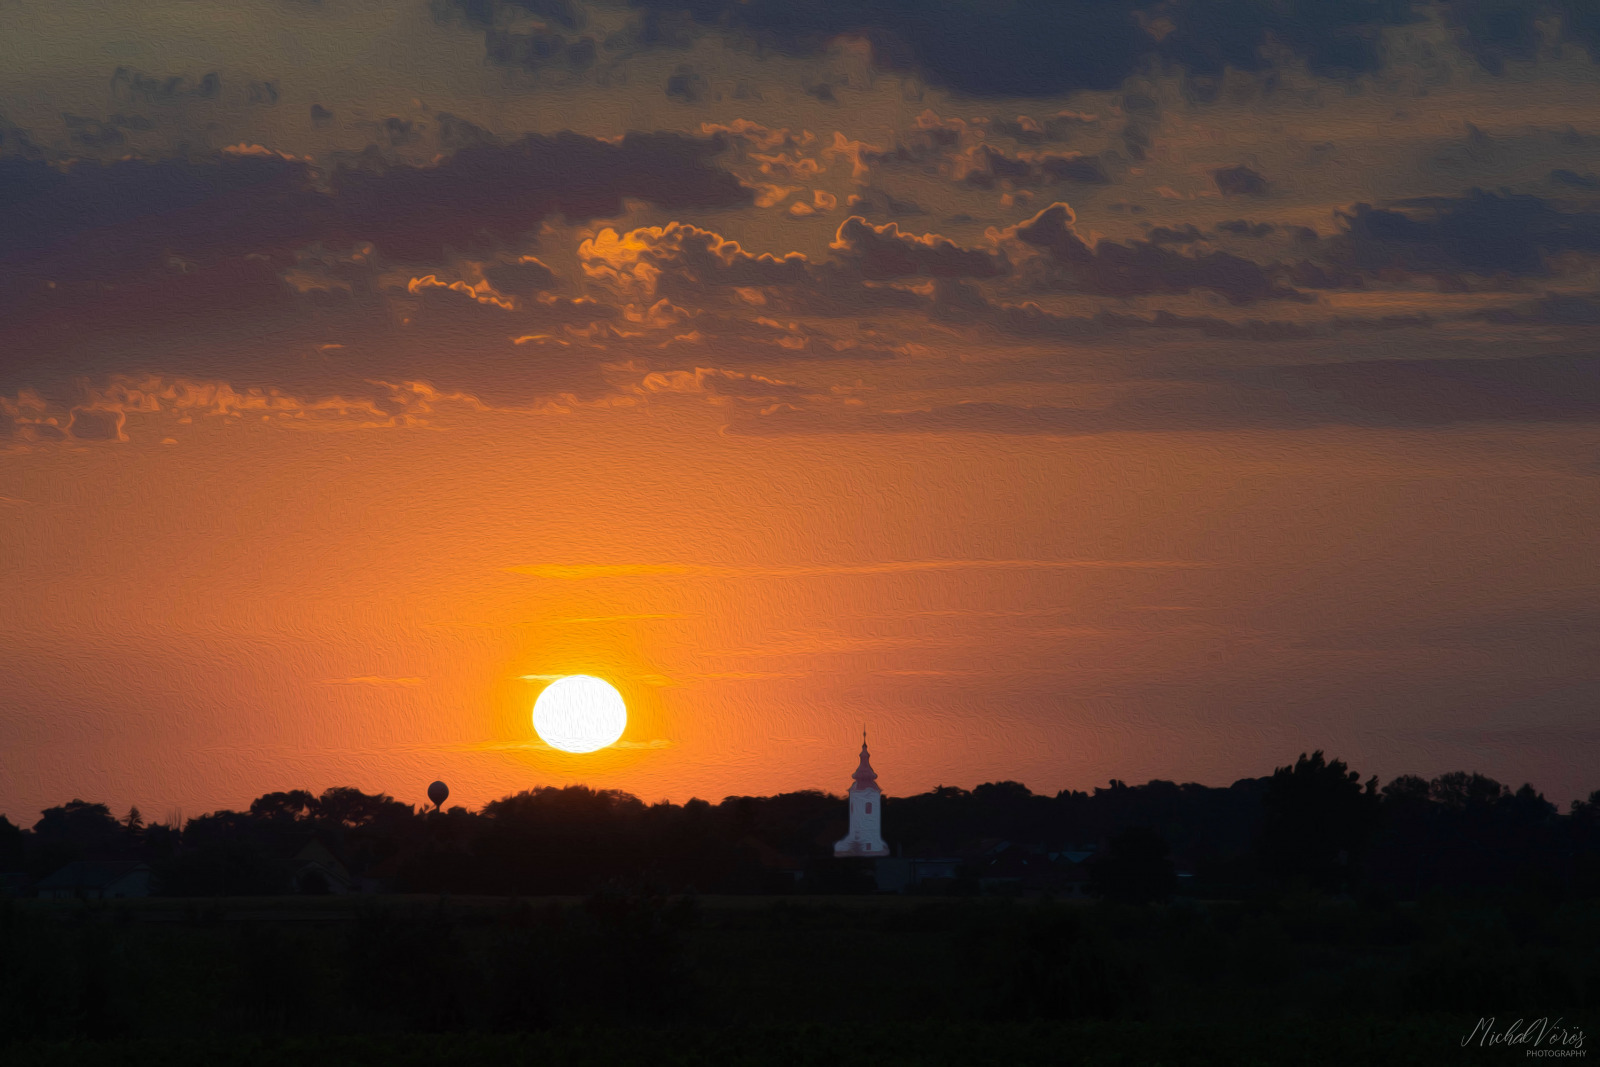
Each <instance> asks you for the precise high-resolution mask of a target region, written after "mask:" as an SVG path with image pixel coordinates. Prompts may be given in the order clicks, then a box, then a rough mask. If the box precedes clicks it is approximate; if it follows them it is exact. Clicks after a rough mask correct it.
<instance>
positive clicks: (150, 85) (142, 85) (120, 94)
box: [111, 67, 222, 104]
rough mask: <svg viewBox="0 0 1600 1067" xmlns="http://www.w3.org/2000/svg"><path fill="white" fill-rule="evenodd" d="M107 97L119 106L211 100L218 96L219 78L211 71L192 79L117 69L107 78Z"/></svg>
mask: <svg viewBox="0 0 1600 1067" xmlns="http://www.w3.org/2000/svg"><path fill="white" fill-rule="evenodd" d="M111 95H112V97H113V98H114V99H116V100H119V101H121V102H123V103H145V104H171V103H175V102H177V101H180V100H215V99H217V98H218V97H219V96H221V95H222V75H220V74H218V73H217V72H216V71H212V72H211V73H209V74H203V75H201V76H200V77H199V78H193V77H191V76H189V75H187V74H147V73H146V72H144V71H142V70H135V69H134V68H132V67H118V68H117V69H116V70H115V71H114V72H113V73H112V75H111Z"/></svg>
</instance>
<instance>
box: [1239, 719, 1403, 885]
mask: <svg viewBox="0 0 1600 1067" xmlns="http://www.w3.org/2000/svg"><path fill="white" fill-rule="evenodd" d="M1262 803H1263V812H1262V825H1261V838H1260V844H1259V849H1260V854H1261V859H1262V862H1263V864H1264V865H1265V866H1266V868H1267V870H1268V871H1270V872H1272V873H1273V874H1275V875H1277V876H1278V877H1280V878H1283V879H1288V880H1303V881H1305V882H1307V883H1308V884H1310V885H1312V886H1315V887H1317V888H1320V889H1328V890H1337V889H1342V888H1345V887H1347V886H1348V885H1349V883H1350V881H1351V878H1352V876H1353V873H1354V870H1355V865H1356V863H1357V861H1358V859H1359V857H1360V856H1361V854H1362V852H1363V851H1364V849H1365V848H1366V845H1367V842H1368V840H1369V839H1370V837H1371V835H1372V831H1373V830H1374V828H1375V827H1376V825H1377V814H1378V805H1379V803H1380V801H1379V796H1378V781H1377V779H1376V778H1373V779H1371V780H1369V781H1368V782H1367V784H1366V788H1364V789H1363V788H1362V785H1361V776H1360V775H1358V774H1357V773H1356V772H1355V771H1352V770H1350V769H1349V768H1348V767H1347V766H1345V764H1344V762H1343V761H1342V760H1333V761H1332V762H1328V761H1326V760H1324V759H1323V756H1322V752H1321V750H1320V749H1319V750H1318V751H1316V752H1314V753H1312V754H1311V755H1310V756H1307V755H1305V754H1304V753H1301V755H1300V758H1299V759H1298V760H1296V761H1295V763H1294V765H1293V766H1289V767H1279V768H1278V769H1277V770H1276V771H1274V772H1273V775H1272V778H1271V780H1270V781H1269V782H1268V784H1267V791H1266V795H1265V796H1264V797H1263V798H1262Z"/></svg>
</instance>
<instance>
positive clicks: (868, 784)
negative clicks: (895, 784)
mask: <svg viewBox="0 0 1600 1067" xmlns="http://www.w3.org/2000/svg"><path fill="white" fill-rule="evenodd" d="M850 777H851V778H852V779H853V780H854V784H852V785H851V786H850V788H851V789H877V788H878V774H877V772H876V771H874V770H873V769H872V761H871V758H870V757H869V756H868V754H867V731H866V729H865V728H863V729H862V731H861V766H859V767H857V768H856V773H855V774H853V775H851V776H850Z"/></svg>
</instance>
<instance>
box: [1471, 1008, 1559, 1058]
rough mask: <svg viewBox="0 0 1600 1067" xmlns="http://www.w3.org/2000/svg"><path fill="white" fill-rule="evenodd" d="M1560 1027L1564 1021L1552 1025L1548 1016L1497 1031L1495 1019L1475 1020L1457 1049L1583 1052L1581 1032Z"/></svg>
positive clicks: (1491, 1017)
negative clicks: (1522, 1049) (1497, 1047)
mask: <svg viewBox="0 0 1600 1067" xmlns="http://www.w3.org/2000/svg"><path fill="white" fill-rule="evenodd" d="M1564 1023H1565V1020H1564V1019H1560V1018H1558V1019H1556V1021H1555V1022H1553V1023H1552V1022H1551V1021H1550V1018H1549V1016H1545V1017H1543V1018H1539V1019H1533V1020H1531V1021H1530V1020H1525V1019H1518V1020H1517V1021H1516V1022H1514V1023H1511V1024H1510V1025H1508V1026H1506V1027H1504V1028H1503V1029H1499V1030H1497V1029H1495V1019H1494V1017H1493V1016H1490V1017H1488V1018H1486V1019H1479V1020H1478V1024H1477V1025H1476V1026H1474V1027H1473V1028H1472V1033H1470V1034H1468V1035H1467V1036H1466V1037H1463V1038H1462V1039H1461V1047H1462V1048H1466V1047H1467V1046H1468V1045H1471V1044H1477V1045H1478V1047H1479V1048H1489V1047H1491V1046H1495V1045H1504V1046H1506V1047H1508V1048H1527V1049H1566V1050H1568V1051H1569V1052H1577V1051H1578V1050H1579V1049H1582V1048H1583V1030H1582V1029H1581V1028H1579V1027H1576V1026H1566V1025H1563V1024H1564Z"/></svg>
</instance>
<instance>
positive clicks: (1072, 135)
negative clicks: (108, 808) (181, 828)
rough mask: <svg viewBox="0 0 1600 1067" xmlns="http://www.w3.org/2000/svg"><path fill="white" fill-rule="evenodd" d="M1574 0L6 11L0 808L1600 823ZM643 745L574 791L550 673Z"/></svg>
mask: <svg viewBox="0 0 1600 1067" xmlns="http://www.w3.org/2000/svg"><path fill="white" fill-rule="evenodd" d="M1597 57H1600V19H1597V18H1596V17H1595V15H1594V14H1593V9H1592V7H1591V6H1590V5H1588V4H1584V3H1580V2H1578V0H1551V2H1544V3H1531V2H1530V3H1511V4H1499V5H1496V4H1486V3H1483V2H1481V0H1473V2H1456V3H1447V4H1443V5H1426V4H1410V3H1406V2H1404V0H1393V2H1367V0H1317V2H1314V3H1312V2H1307V3H1296V2H1289V0H1284V2H1282V3H1266V4H1254V3H1243V2H1238V0H1218V2H1207V3H1201V2H1198V0H1172V2H1159V0H1158V2H1150V3H1138V2H1129V0H1096V2H1092V3H1091V2H1077V3H1074V2H1065V0H1063V2H1053V0H1048V2H1047V0H1011V2H1001V3H984V4H978V3H972V2H969V0H920V2H919V0H870V2H865V3H858V2H846V0H688V2H687V3H686V4H685V5H682V6H680V5H679V4H675V3H673V2H671V0H634V2H623V3H612V2H606V0H593V2H590V0H570V2H569V0H432V2H429V0H238V2H236V3H232V4H219V3H215V2H210V0H127V2H124V3H111V2H110V0H51V2H49V3H46V2H44V0H3V2H0V812H4V813H8V814H9V815H10V817H11V818H12V820H13V821H21V822H23V823H24V824H25V825H31V823H32V822H33V820H34V819H36V818H37V814H36V813H37V812H38V811H39V810H40V809H41V808H43V807H45V806H48V805H52V804H59V803H62V802H64V801H66V800H69V799H72V798H73V797H83V798H84V799H88V800H103V801H105V802H107V803H109V804H111V805H112V806H113V807H114V808H116V809H117V810H118V811H119V812H120V811H122V810H125V809H126V808H127V807H128V806H129V805H130V804H137V805H139V807H140V808H141V809H142V810H143V811H144V813H145V815H146V817H147V818H157V819H164V818H166V817H168V816H169V815H171V814H173V813H176V812H180V811H181V812H182V813H183V814H184V815H186V816H192V815H197V814H200V813H202V812H205V811H209V810H212V809H216V808H221V807H241V806H244V805H246V804H248V802H249V801H250V799H251V798H252V797H255V796H257V795H259V794H261V793H263V792H266V791H269V790H275V789H287V788H296V787H300V788H310V789H313V790H321V789H323V788H326V787H328V786H333V785H354V786H357V787H360V788H362V789H364V790H367V791H383V792H386V793H390V794H392V795H394V796H396V797H398V798H399V799H402V800H404V801H407V802H408V803H419V804H420V803H423V802H424V800H425V796H424V794H425V790H426V787H427V784H428V783H429V782H430V781H432V780H433V779H435V778H443V779H444V780H445V781H447V782H448V783H449V784H450V788H451V802H452V803H456V802H460V803H464V804H468V805H471V806H477V805H479V804H481V803H483V802H484V801H486V800H489V799H492V798H494V797H498V796H502V795H504V794H507V793H510V792H514V791H516V790H519V789H526V788H531V787H534V786H538V785H552V784H554V785H561V784H568V783H573V782H582V783H586V784H589V785H592V786H596V787H606V788H621V789H625V790H628V791H630V792H633V793H636V794H638V795H639V796H641V797H643V798H644V799H646V800H656V799H660V798H670V799H673V800H677V801H681V800H684V799H687V798H688V797H690V796H699V797H705V798H709V799H712V800H718V799H720V798H722V797H723V796H725V795H730V794H768V793H774V792H779V791H785V790H793V789H804V788H821V789H826V790H830V791H833V792H842V791H843V790H844V788H845V787H846V786H847V785H848V784H849V774H850V772H851V771H852V770H853V768H854V766H855V762H856V746H857V745H858V744H859V734H860V731H861V729H862V727H863V725H865V726H866V728H867V729H868V731H869V733H870V737H871V740H872V747H873V760H874V765H875V767H876V769H877V771H878V773H879V775H880V776H881V777H880V784H881V785H882V786H883V788H884V789H885V791H886V792H887V793H889V794H890V795H891V796H892V795H896V794H906V793H912V792H918V791H922V790H925V789H928V788H931V787H933V786H935V785H938V784H945V785H959V786H964V787H971V786H973V785H975V784H977V783H979V782H983V781H990V780H996V779H1004V778H1011V779H1016V780H1019V781H1022V782H1024V783H1026V784H1027V785H1029V786H1030V787H1032V788H1033V789H1034V790H1035V791H1039V792H1054V791H1055V790H1058V789H1063V788H1074V789H1089V788H1092V787H1094V786H1096V785H1102V786H1103V785H1105V784H1106V782H1107V781H1108V779H1110V778H1113V777H1114V778H1119V779H1123V780H1127V781H1130V782H1142V781H1144V780H1146V779H1149V778H1152V777H1160V778H1172V779H1177V780H1182V781H1189V780H1195V781H1201V782H1205V783H1208V784H1214V785H1226V784H1228V783H1229V782H1231V781H1233V780H1235V779H1236V778H1239V777H1242V776H1254V775H1259V774H1263V773H1268V772H1270V771H1271V769H1272V768H1273V767H1274V766H1275V765H1281V764H1284V763H1287V762H1291V761H1292V760H1293V758H1294V757H1295V756H1296V755H1297V754H1298V753H1300V752H1301V751H1309V750H1312V749H1316V748H1321V749H1324V750H1326V751H1328V753H1329V754H1330V755H1337V756H1339V757H1342V758H1344V759H1346V760H1347V761H1349V762H1350V763H1351V765H1352V766H1353V767H1355V768H1356V769H1357V770H1359V771H1361V772H1362V773H1363V774H1364V775H1366V774H1377V775H1378V776H1379V777H1380V778H1381V779H1382V780H1385V781H1387V780H1388V779H1389V778H1391V777H1393V776H1395V775H1398V774H1402V773H1417V774H1423V775H1426V776H1432V775H1437V774H1439V773H1442V772H1446V771H1451V770H1476V771H1481V772H1483V773H1485V774H1489V775H1492V776H1494V777H1496V778H1499V779H1501V780H1502V781H1505V782H1508V783H1510V784H1512V785H1517V784H1520V783H1522V782H1523V781H1531V782H1533V784H1534V785H1535V786H1536V787H1538V788H1540V789H1541V790H1543V791H1544V792H1545V793H1546V795H1547V796H1548V797H1549V798H1550V799H1551V800H1553V801H1556V802H1557V803H1559V804H1560V805H1561V806H1562V807H1563V808H1565V807H1566V804H1567V802H1568V801H1569V800H1571V799H1572V798H1573V797H1576V796H1580V795H1586V794H1587V793H1588V792H1589V791H1590V790H1592V789H1595V788H1597V787H1600V776H1597V772H1596V767H1597V766H1600V759H1597V755H1600V551H1597V548H1596V544H1597V536H1596V529H1597V523H1600V354H1597V353H1600V348H1597V341H1600V68H1597V66H1596V63H1595V60H1596V58H1597ZM569 673H589V674H595V675H599V676H601V677H604V678H606V679H608V680H610V681H611V682H612V683H614V684H615V685H616V686H617V688H618V689H620V690H621V692H622V693H623V695H624V697H625V698H626V700H627V704H628V707H629V713H630V720H629V723H628V727H627V730H626V732H625V734H624V737H623V740H622V742H621V743H620V744H619V745H618V746H617V747H615V748H613V749H609V750H606V751H602V752H600V753H596V754H593V755H586V756H578V755H568V754H564V753H560V752H556V751H554V750H552V749H550V748H548V747H546V746H544V745H542V744H540V743H539V742H538V738H537V737H536V736H535V735H534V733H533V731H532V728H531V724H530V710H531V708H532V705H533V701H534V699H535V697H537V696H538V694H539V692H540V689H541V686H543V685H544V684H545V683H546V681H547V680H548V679H549V678H551V677H553V676H559V675H564V674H569Z"/></svg>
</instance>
